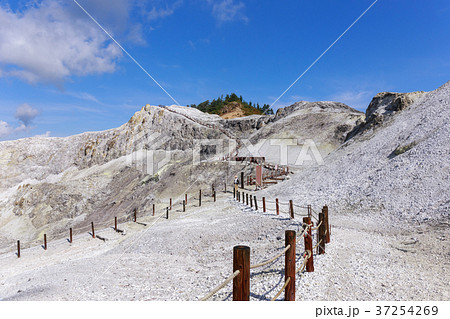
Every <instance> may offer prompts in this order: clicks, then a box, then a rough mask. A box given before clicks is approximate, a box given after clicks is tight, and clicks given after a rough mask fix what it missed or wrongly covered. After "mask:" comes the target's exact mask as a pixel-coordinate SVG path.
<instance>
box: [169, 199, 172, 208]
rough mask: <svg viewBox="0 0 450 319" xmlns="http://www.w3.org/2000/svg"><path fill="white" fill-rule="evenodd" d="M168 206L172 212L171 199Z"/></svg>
mask: <svg viewBox="0 0 450 319" xmlns="http://www.w3.org/2000/svg"><path fill="white" fill-rule="evenodd" d="M169 206H170V210H172V198H171V199H170V203H169Z"/></svg>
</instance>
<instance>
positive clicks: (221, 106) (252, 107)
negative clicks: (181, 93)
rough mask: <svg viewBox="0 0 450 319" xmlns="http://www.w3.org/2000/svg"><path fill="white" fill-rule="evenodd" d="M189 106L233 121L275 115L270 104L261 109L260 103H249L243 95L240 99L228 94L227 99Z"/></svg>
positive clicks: (221, 98)
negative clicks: (251, 116)
mask: <svg viewBox="0 0 450 319" xmlns="http://www.w3.org/2000/svg"><path fill="white" fill-rule="evenodd" d="M188 106H189V107H193V108H196V109H199V110H200V111H202V112H204V113H209V114H217V115H219V116H220V117H222V118H223V119H233V118H238V117H243V116H248V115H253V114H257V115H262V114H273V110H272V109H271V108H270V105H269V104H264V105H263V106H262V107H261V106H260V105H259V103H256V104H253V103H252V102H247V101H245V100H244V99H243V98H242V95H241V96H239V97H238V96H237V95H236V94H235V93H231V94H230V95H228V94H227V95H226V96H225V98H224V97H223V95H222V96H220V97H218V98H217V99H215V100H212V101H211V102H210V101H209V100H206V101H204V102H202V103H200V104H198V105H196V104H191V105H188Z"/></svg>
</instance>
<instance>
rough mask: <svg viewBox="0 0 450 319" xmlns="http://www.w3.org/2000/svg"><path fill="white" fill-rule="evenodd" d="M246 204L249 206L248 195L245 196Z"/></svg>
mask: <svg viewBox="0 0 450 319" xmlns="http://www.w3.org/2000/svg"><path fill="white" fill-rule="evenodd" d="M245 198H246V199H245V204H246V205H247V206H248V193H247V194H245Z"/></svg>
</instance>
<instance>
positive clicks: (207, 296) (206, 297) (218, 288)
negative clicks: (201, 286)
mask: <svg viewBox="0 0 450 319" xmlns="http://www.w3.org/2000/svg"><path fill="white" fill-rule="evenodd" d="M239 273H240V270H236V271H235V272H234V273H233V274H231V276H229V277H228V278H227V279H225V281H224V282H223V283H222V284H220V285H219V286H217V287H216V288H214V290H213V291H211V292H210V293H209V294H207V295H206V296H205V297H203V298H201V299H200V301H206V300H208V299H209V298H211V297H212V296H213V295H214V294H215V293H216V292H218V291H219V290H220V289H222V288H223V287H225V286H226V285H227V284H228V283H229V282H230V281H232V280H233V279H234V278H235V277H236V276H237V275H239Z"/></svg>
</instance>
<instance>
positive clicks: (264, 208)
mask: <svg viewBox="0 0 450 319" xmlns="http://www.w3.org/2000/svg"><path fill="white" fill-rule="evenodd" d="M265 212H266V198H265V197H263V213H265Z"/></svg>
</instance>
